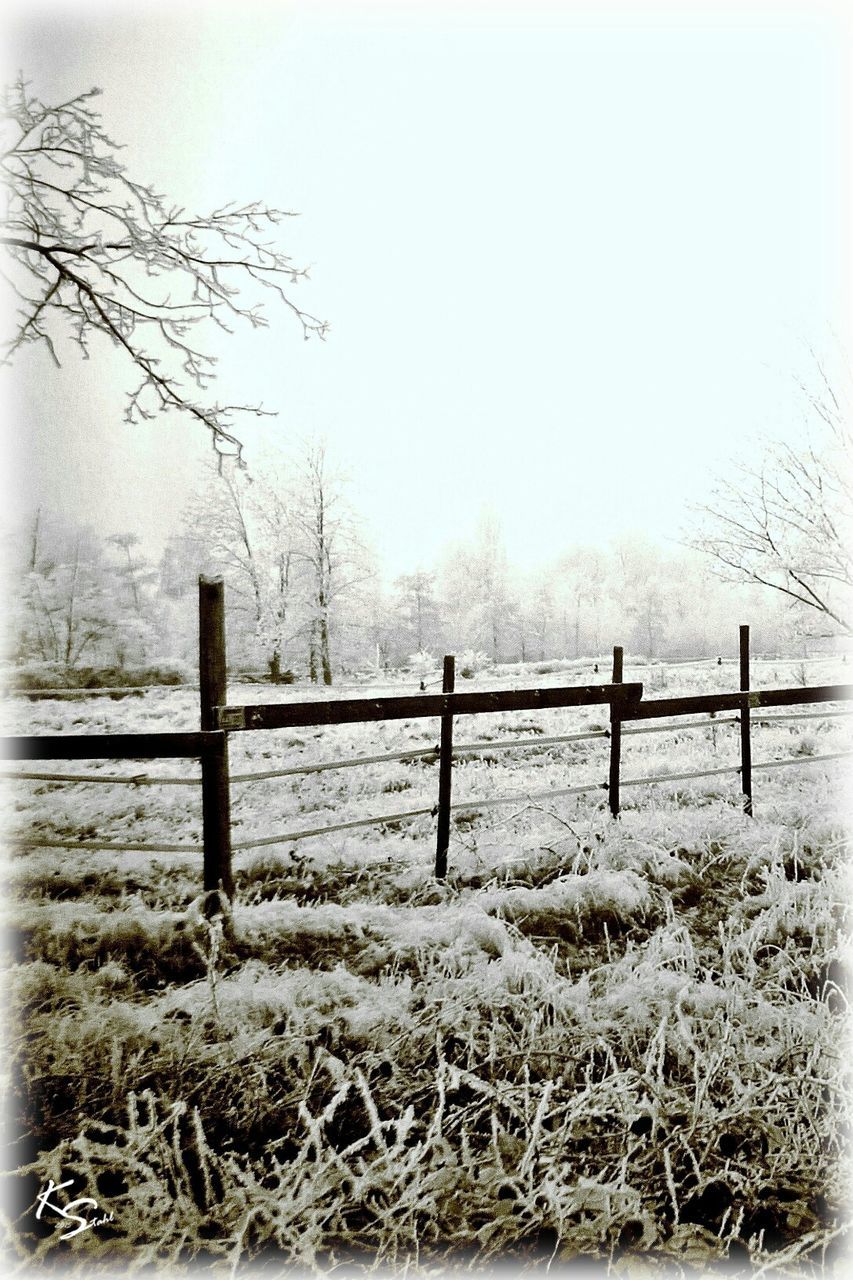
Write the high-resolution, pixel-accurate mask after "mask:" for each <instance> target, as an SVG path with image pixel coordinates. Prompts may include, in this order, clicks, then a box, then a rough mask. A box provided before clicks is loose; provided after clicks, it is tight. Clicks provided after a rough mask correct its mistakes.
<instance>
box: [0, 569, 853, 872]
mask: <svg viewBox="0 0 853 1280" xmlns="http://www.w3.org/2000/svg"><path fill="white" fill-rule="evenodd" d="M224 617H225V609H224V588H223V583H222V579H217V578H214V579H208V578H200V579H199V668H200V679H199V698H200V721H201V727H200V731H199V732H193V733H118V734H67V735H60V736H54V737H32V736H30V737H26V736H25V737H18V738H7V739H4V740H2V744H0V746H2V752H3V755H4V756H6V757H7V758H11V759H18V760H86V759H88V760H95V759H113V760H119V759H126V760H154V759H167V758H184V759H189V758H196V759H199V760H200V761H201V787H202V815H203V817H202V821H203V831H204V888H205V889H206V890H212V889H222V890H224V891H225V892H226V893H227V894H228V895H229V896H230V895H233V892H234V881H233V875H232V869H231V859H232V842H231V816H230V787H231V783H232V782H238V781H249V780H252V779H255V778H262V777H267V776H269V777H273V776H283V775H285V774H290V773H308V772H313V771H319V770H321V769H324V768H331V767H345V766H348V765H355V764H362V763H372V762H376V761H378V760H381V759H382V758H383V757H364V758H363V759H359V760H351V761H340V762H331V763H329V764H326V765H315V766H303V767H295V768H284V769H280V770H272V771H270V772H268V773H258V774H245V775H236V776H234V777H231V776H230V771H229V758H228V738H229V735H230V734H232V733H240V732H250V731H254V730H259V729H281V728H293V727H301V726H307V725H335V724H353V723H368V722H372V721H380V720H399V719H419V718H422V717H437V718H438V719H439V722H440V729H441V734H440V744H439V746H438V747H437V748H432V749H430V750H426V751H412V752H405V753H394V755H391V756H388V758H389V759H392V758H396V759H403V758H406V757H409V756H411V757H412V758H414V757H416V756H421V755H424V756H433V757H437V759H438V762H439V786H438V803H437V805H436V807H435V809H432V810H430V809H417V810H410V811H406V812H405V813H401V814H389V815H386V816H385V817H378V818H359V819H354V820H352V821H349V822H343V823H338V824H336V826H334V827H328V828H327V827H323V828H316V829H314V830H311V831H297V832H292V833H290V834H287V833H285V834H283V835H278V836H269V837H262V838H259V839H257V840H248V841H241V842H239V843H237V844H235V845H234V846H233V848H235V849H243V848H256V847H260V846H262V845H268V844H277V843H281V842H282V841H287V840H291V839H293V840H295V839H301V838H303V837H305V836H308V835H313V834H325V833H326V832H327V831H334V830H344V829H348V828H350V827H353V828H354V827H360V826H369V825H379V824H382V823H387V822H392V821H398V820H401V819H404V818H409V817H416V816H421V815H425V814H434V815H435V816H436V819H437V821H436V833H437V834H436V857H435V874H436V876H437V877H438V878H443V877H444V876H445V875H446V874H447V855H448V847H449V836H450V814H451V811H452V810H460V809H464V810H469V811H477V810H478V809H480V808H486V807H488V806H490V805H492V804H512V803H521V804H524V803H525V802H528V801H533V800H537V799H545V798H546V797H553V798H557V797H559V796H568V795H579V794H581V793H583V792H588V791H595V790H603V789H606V790H607V792H608V803H609V807H610V812H611V813H612V814H613V816H614V817H616V816H618V814H619V809H620V788H621V786H637V785H640V784H651V783H655V782H665V781H670V780H681V779H687V778H692V777H705V776H711V774H718V773H739V774H740V775H741V789H742V792H743V797H744V801H743V802H744V810H745V812H746V813H747V814H751V813H752V799H753V796H752V775H753V772H754V771H755V769H767V768H775V767H777V766H779V765H782V764H787V763H794V761H767V762H765V763H763V764H759V765H755V766H753V764H752V746H751V728H752V722H751V716H750V713H751V712H752V711H754V710H757V709H760V708H762V707H787V706H796V705H800V704H810V703H827V702H838V701H847V700H850V699H851V698H853V687H851V686H849V685H820V686H813V687H797V688H788V689H758V690H752V689H750V669H749V628H748V627H746V626H743V627H741V629H740V657H739V668H740V689H739V691H738V692H732V693H711V694H696V695H690V696H688V697H681V698H651V699H644V698H643V686H642V684H640V683H624V682H623V679H622V677H623V652H622V649H621V648H620V647H618V646H617V647H616V648H615V649H614V650H613V670H612V679H611V682H610V683H609V684H597V685H572V686H563V687H560V688H546V689H509V690H494V691H491V690H490V691H483V692H477V693H456V692H455V688H454V680H455V671H454V659H453V657H451V656H447V657H445V659H444V674H443V681H442V692H441V693H436V694H428V693H421V694H415V695H404V696H398V697H382V698H369V697H368V698H346V699H338V700H329V701H309V702H291V703H269V704H249V705H244V706H230V705H229V704H228V699H227V683H226V650H225V626H224ZM596 705H603V706H607V707H608V708H609V717H610V727H609V730H607V729H605V730H596V731H594V732H588V733H580V734H571V735H564V736H562V737H560V738H553V739H545V740H543V739H531V740H528V741H525V740H521V741H517V742H515V743H509V744H504V743H498V744H495V743H472V744H468V745H467V747H466V746H465V745H461V746H460V747H458V748H457V749H456V751H457V754H458V753H460V752H463V751H465V750H472V749H475V748H485V747H489V748H493V747H494V746H496V745H497V746H509V745H515V746H522V747H524V746H528V745H534V744H535V745H541V743H542V742H543V741H549V742H551V741H552V742H555V743H556V742H561V741H566V742H568V741H580V740H582V739H585V738H590V739H591V738H601V737H609V739H610V767H609V775H608V780H607V782H606V783H586V784H584V785H582V786H577V787H569V788H565V789H563V790H558V791H552V792H547V793H544V794H543V795H542V796H535V797H534V796H505V797H492V798H490V799H488V800H484V801H481V802H479V803H478V802H477V801H466V802H463V803H458V804H453V803H452V799H451V796H452V762H453V756H454V748H453V722H454V719H455V717H457V716H460V715H482V714H494V713H498V712H504V711H530V710H538V711H544V710H553V709H557V708H565V707H588V706H596ZM718 711H735V712H737V713H738V715H737V716H736V717H732V718H729V719H728V720H726V721H723V722H720V723H732V722H738V723H739V725H740V745H741V763H740V766H738V767H733V768H727V769H713V770H706V771H705V772H704V773H693V774H672V775H662V776H660V777H649V778H631V779H622V777H621V763H622V761H621V757H622V748H621V742H622V735H623V725H626V724H629V723H633V722H635V721H642V720H659V719H673V718H676V717H680V716H686V715H695V714H701V713H709V714H710V715H714V714H715V713H716V712H718ZM827 714H830V715H831V714H839V713H838V712H829V713H827ZM780 718H781V717H780ZM798 718H799V717H798ZM668 727H669V728H674V727H675V726H668ZM684 727H685V728H696V727H700V726H698V725H697V724H696V723H695V722H693V723H691V724H688V725H685V726H684ZM651 731H652V729H651V728H649V729H641V728H636V729H628V728H625V729H624V733H625V734H626V735H627V734H630V733H642V732H651ZM841 754H846V753H835V754H832V755H827V756H825V757H804V758H803V759H802V760H801V761H797V762H798V763H803V764H807V763H809V762H810V759H827V760H829V759H836V758H839V757H840V755H841ZM22 776H24V775H22ZM27 776H29V775H27ZM66 776H67V777H68V780H71V775H62V777H63V778H64V777H66ZM57 777H59V775H57ZM75 780H76V779H75ZM79 780H81V781H82V777H81V778H80V779H79ZM104 780H105V781H115V782H121V781H124V782H126V783H127V784H128V785H133V784H134V782H135V781H136V779H134V778H133V777H129V778H127V779H117V778H116V779H104ZM140 780H144V781H146V782H148V781H150V782H151V783H152V784H153V783H155V782H156V781H158V780H157V779H156V778H151V779H148V778H144V779H143V778H140ZM162 781H164V782H169V781H175V780H173V779H163V780H162ZM187 781H190V780H187ZM48 843H49V846H50V847H57V848H58V847H62V848H72V849H73V848H81V849H82V848H99V849H107V848H121V849H131V848H139V849H140V850H146V849H150V850H152V851H153V850H155V849H157V850H160V849H162V850H164V851H175V852H184V851H186V849H185V847H184V846H171V845H169V846H165V845H164V846H154V845H152V846H145V845H138V846H136V845H127V844H124V843H122V844H111V843H108V844H104V843H102V842H96V841H85V842H73V841H62V842H56V841H51V842H48Z"/></svg>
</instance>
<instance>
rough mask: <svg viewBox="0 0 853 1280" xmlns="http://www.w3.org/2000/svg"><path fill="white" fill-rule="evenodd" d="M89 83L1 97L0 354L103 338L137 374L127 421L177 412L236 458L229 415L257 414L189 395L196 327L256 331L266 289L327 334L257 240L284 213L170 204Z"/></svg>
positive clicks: (202, 372) (196, 360) (286, 266)
mask: <svg viewBox="0 0 853 1280" xmlns="http://www.w3.org/2000/svg"><path fill="white" fill-rule="evenodd" d="M99 92H100V90H98V89H90V90H89V91H87V92H86V93H81V94H78V95H77V96H76V97H74V98H71V99H69V100H68V101H67V102H63V103H60V104H59V105H55V106H48V105H45V104H44V103H42V102H40V101H39V100H38V99H37V98H35V97H31V96H30V94H29V90H28V84H27V82H26V81H25V80H24V79H23V77H22V76H19V77H18V79H17V80H16V81H15V83H14V84H13V85H11V86H10V87H9V88H7V89H6V91H5V93H4V134H5V142H4V145H3V148H2V151H0V173H2V177H3V180H4V184H5V188H6V208H5V215H4V218H3V234H2V237H0V243H2V244H3V246H4V247H5V251H6V253H5V257H6V260H7V270H6V271H5V272H4V277H5V279H6V282H7V285H8V286H9V287H10V289H11V292H12V294H13V296H14V297H15V298H16V299H17V312H16V322H15V328H14V332H13V333H12V335H11V337H9V338H8V340H6V341H5V342H4V343H3V344H2V361H0V362H2V363H5V364H8V363H10V362H11V360H12V359H13V357H14V356H15V354H16V353H17V352H18V351H19V350H20V349H21V348H22V347H24V346H26V345H28V344H30V343H35V344H38V343H42V344H44V346H45V347H46V348H47V350H48V352H49V353H50V356H51V358H52V359H53V361H54V363H56V364H59V356H58V345H59V340H60V338H67V337H68V336H70V337H71V340H72V341H73V342H74V343H75V344H76V345H77V347H78V348H79V350H80V352H81V354H82V355H83V356H84V358H88V355H89V343H90V340H91V337H92V335H93V334H94V333H100V334H103V335H105V336H106V337H107V338H108V339H109V340H110V341H111V342H112V343H113V344H114V345H115V346H117V347H118V348H119V349H120V350H121V351H123V352H124V354H125V355H126V356H127V357H128V359H129V361H130V363H131V364H132V365H133V366H134V367H135V369H136V371H137V375H138V377H139V381H138V382H137V384H136V386H135V387H134V388H133V389H132V390H131V391H130V393H129V395H128V400H127V408H126V412H125V418H126V420H127V421H128V422H129V423H131V424H138V423H140V422H142V421H144V420H146V419H148V418H151V417H152V416H153V413H154V412H155V411H163V410H168V409H173V410H177V411H179V412H181V413H185V414H188V415H189V416H190V417H191V418H193V419H195V420H196V421H197V422H199V423H201V424H202V425H203V426H204V427H206V428H207V430H208V431H210V433H211V439H212V443H213V445H214V448H215V449H216V451H217V453H219V454H233V455H236V456H237V457H238V459H239V457H240V454H241V449H242V446H241V442H240V440H239V438H238V436H237V435H235V434H234V418H235V416H236V415H240V414H253V415H255V416H258V415H262V414H264V413H265V412H266V411H265V410H264V409H263V408H262V407H261V406H260V405H257V406H256V405H251V404H248V403H241V404H225V405H222V404H218V403H209V402H208V401H207V400H206V399H204V398H200V397H198V396H197V395H196V393H202V395H203V393H205V392H207V390H208V387H209V384H210V382H211V380H212V378H213V377H214V365H215V358H214V357H213V356H212V355H210V354H208V353H207V352H206V351H205V349H204V348H205V334H206V333H207V332H209V329H210V326H214V327H215V328H218V329H221V330H223V331H225V332H228V333H230V332H232V323H231V322H234V323H246V324H248V325H249V326H251V327H252V328H262V327H266V326H267V325H268V321H267V318H266V316H265V314H264V311H263V307H262V303H261V300H260V298H259V297H258V296H257V295H258V293H259V291H261V290H264V291H266V292H267V293H268V294H269V295H271V296H272V298H273V300H274V301H275V302H277V303H278V304H279V305H281V306H283V307H284V308H285V309H286V310H288V311H289V312H290V313H291V314H292V315H293V316H295V317H296V319H297V321H298V322H299V325H300V326H301V329H302V333H303V336H304V337H305V338H306V339H307V338H309V337H311V336H312V335H313V336H317V337H320V338H322V337H324V336H325V333H326V331H327V325H326V323H325V322H324V321H322V320H319V319H318V318H317V317H316V316H313V315H311V314H310V313H309V312H307V311H304V310H303V309H302V308H301V307H300V306H298V305H297V303H296V302H294V300H293V298H292V296H291V292H290V289H291V287H292V286H294V285H295V284H297V282H298V281H300V280H302V279H306V278H307V275H308V273H307V270H306V269H305V268H303V267H299V266H296V265H295V264H294V263H293V261H292V260H291V259H290V258H289V257H288V256H287V255H286V254H285V253H283V252H282V251H281V250H280V249H279V248H277V247H276V246H275V244H274V243H272V242H271V241H269V240H268V239H267V237H268V236H269V234H270V233H271V232H274V231H275V229H276V228H277V227H278V226H279V225H280V224H281V223H282V221H283V220H284V219H286V218H288V217H292V216H293V215H292V214H290V213H287V212H285V211H284V210H281V209H273V208H269V207H268V206H266V205H264V204H262V203H260V202H252V203H249V204H243V205H237V204H231V205H226V206H225V207H223V208H221V209H216V210H214V211H213V212H212V213H209V214H205V215H198V214H190V213H187V211H186V210H184V209H181V208H178V207H175V206H170V205H168V204H167V202H166V199H165V197H164V196H162V195H160V194H159V193H157V192H156V191H154V190H153V188H151V187H149V186H144V185H142V184H140V183H137V182H134V181H133V180H132V179H131V178H130V177H129V176H128V174H127V173H126V171H125V168H124V166H123V165H122V164H120V163H119V161H118V160H117V158H116V155H115V152H116V151H117V150H118V149H119V148H118V147H117V145H116V143H114V142H113V141H112V140H111V139H110V137H109V136H108V134H107V133H106V132H105V130H104V128H103V126H102V124H101V117H100V115H99V114H98V112H96V111H95V110H94V109H93V107H92V99H93V98H94V97H95V96H97V95H98V93H99ZM247 293H248V296H244V295H246V294H247Z"/></svg>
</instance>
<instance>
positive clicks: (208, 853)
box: [198, 578, 234, 898]
mask: <svg viewBox="0 0 853 1280" xmlns="http://www.w3.org/2000/svg"><path fill="white" fill-rule="evenodd" d="M198 668H199V695H200V701H201V727H202V730H211V729H218V727H219V726H218V724H217V722H216V708H217V707H218V706H224V705H225V703H226V702H227V700H228V695H227V676H226V667H225V588H224V586H223V582H222V579H221V578H199V580H198ZM201 807H202V821H203V825H204V888H205V891H208V890H211V889H222V890H224V892H225V893H227V894H228V896H229V898H230V897H233V895H234V879H233V876H232V873H231V795H230V788H229V779H228V738H227V735H226V734H225V733H224V732H223V733H222V734H221V735H220V736H219V737H218V738H217V739H215V740H214V742H213V743H212V745H211V746H210V747H208V748H206V750H205V752H204V754H203V755H202V758H201Z"/></svg>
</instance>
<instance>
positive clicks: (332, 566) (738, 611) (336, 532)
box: [7, 440, 807, 684]
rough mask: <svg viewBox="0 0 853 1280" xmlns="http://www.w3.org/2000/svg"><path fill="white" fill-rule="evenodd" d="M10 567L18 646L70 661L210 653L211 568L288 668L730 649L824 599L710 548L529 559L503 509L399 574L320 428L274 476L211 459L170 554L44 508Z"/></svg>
mask: <svg viewBox="0 0 853 1280" xmlns="http://www.w3.org/2000/svg"><path fill="white" fill-rule="evenodd" d="M7 571H8V572H9V573H10V574H11V575H12V577H13V579H14V581H13V582H12V583H10V584H9V590H8V591H7V599H8V600H9V601H10V602H12V604H13V607H12V608H11V610H10V612H9V616H8V636H7V648H8V656H9V657H10V658H11V659H12V660H13V661H15V662H16V663H19V664H30V665H32V664H34V663H35V664H39V665H41V666H44V667H47V668H51V669H57V670H60V671H68V672H72V671H75V670H76V671H79V670H80V669H82V668H86V669H88V668H114V669H116V670H118V671H126V670H128V669H130V668H151V669H154V670H155V671H156V670H157V669H160V670H162V669H164V668H174V667H175V666H177V667H178V669H180V670H184V671H189V670H191V669H192V667H193V665H194V662H195V654H196V645H197V617H196V602H197V579H198V575H199V574H200V573H204V574H211V575H221V576H222V577H223V578H224V579H225V583H226V600H227V610H228V618H227V627H228V647H229V658H230V662H231V664H232V667H233V669H234V670H235V672H241V671H242V672H246V673H254V674H257V675H263V676H265V677H266V678H268V679H271V680H273V681H276V680H289V679H291V678H301V679H306V680H309V681H313V682H317V683H324V684H331V683H332V682H333V681H334V679H335V678H336V676H337V675H338V674H339V673H341V672H345V673H351V672H353V671H356V670H373V671H377V670H379V671H388V670H392V669H395V668H399V667H401V666H409V667H412V666H414V667H415V668H418V666H419V665H420V666H421V667H423V668H424V670H427V669H428V668H429V666H430V663H429V657H428V655H432V657H433V658H436V657H438V656H439V655H440V654H441V653H444V652H448V653H450V652H453V653H456V654H460V655H461V654H467V655H468V657H467V662H468V665H480V666H482V665H486V664H487V663H494V662H515V661H544V660H547V659H557V658H563V659H574V658H582V657H588V658H596V659H597V658H605V657H606V655H607V653H608V652H609V649H610V647H611V646H612V645H613V644H614V643H619V644H622V645H624V646H625V647H626V649H628V650H629V651H630V652H632V653H634V654H637V655H642V656H644V657H645V658H647V659H649V660H663V659H679V658H688V657H707V656H715V655H716V654H718V653H719V652H729V651H731V650H732V649H733V646H734V644H735V641H736V634H737V632H736V624H737V623H738V621H740V620H741V619H742V618H743V617H747V616H748V617H749V620H750V621H751V623H752V625H753V629H754V632H755V635H756V643H757V644H758V645H759V646H761V647H763V648H764V649H766V650H767V651H778V652H784V651H791V650H792V649H794V648H796V643H797V638H798V636H802V635H804V634H805V633H806V630H807V628H806V627H805V626H804V621H805V620H804V618H803V613H804V612H807V611H804V610H803V609H802V608H800V609H799V610H794V611H792V610H791V609H789V608H786V605H785V600H784V597H783V596H782V595H781V594H779V593H773V592H768V591H766V590H764V591H762V590H761V589H760V587H759V586H757V585H753V586H752V587H750V586H748V585H747V586H741V587H740V588H733V587H732V586H730V585H727V584H725V583H723V582H721V581H720V580H719V579H718V578H716V577H715V576H713V575H712V573H711V571H710V568H709V562H708V560H707V558H705V559H703V558H702V557H701V556H700V555H699V554H698V553H696V552H692V551H690V550H685V549H676V550H674V551H673V552H668V551H665V550H662V549H661V548H660V547H657V546H655V545H654V544H652V543H651V542H647V541H644V540H642V539H640V538H635V539H621V540H619V541H615V542H613V543H612V544H611V545H610V546H608V547H607V548H601V547H591V546H579V545H574V546H567V547H565V548H564V549H562V550H560V551H557V552H555V553H554V554H553V555H552V556H551V557H549V559H548V560H547V561H546V562H545V563H544V564H543V565H542V566H541V568H539V569H537V570H535V571H531V572H522V571H520V570H519V569H517V568H516V567H514V566H513V565H512V564H511V563H510V562H509V559H508V556H507V553H506V550H505V546H504V541H503V536H502V532H501V526H500V522H499V519H498V518H497V517H496V516H495V515H494V514H489V513H484V514H483V516H482V517H481V520H480V523H479V526H478V528H477V530H476V533H475V536H474V537H473V538H471V539H469V540H467V541H459V542H456V543H454V544H452V545H450V546H449V547H448V548H447V550H446V552H445V554H444V556H443V557H442V559H441V561H440V563H438V564H436V565H434V566H431V567H428V568H426V567H423V566H416V567H414V568H413V569H412V571H411V572H409V573H406V574H403V575H401V576H400V577H398V578H397V579H396V580H394V581H393V582H388V581H385V580H383V577H382V573H381V566H380V565H379V563H378V560H377V556H376V554H375V552H374V551H373V550H372V548H371V545H370V540H369V536H368V533H367V531H366V529H365V527H364V523H363V521H361V520H360V519H359V516H358V512H357V510H356V507H355V505H354V502H353V500H352V496H351V493H350V489H349V485H348V482H347V480H346V476H345V474H344V472H343V471H342V469H341V468H340V466H339V465H338V464H337V463H336V462H335V461H334V459H332V458H331V457H330V454H329V450H328V448H327V447H326V445H325V444H324V443H323V442H321V441H316V440H314V441H309V442H307V443H303V444H302V445H301V446H298V447H294V448H293V449H292V450H291V451H290V453H288V454H285V453H283V452H278V453H275V454H270V455H268V456H267V457H266V458H265V459H264V461H263V465H262V466H261V467H260V468H259V471H258V474H256V475H251V474H250V473H248V472H247V471H246V470H245V469H243V468H240V467H239V466H237V465H233V466H232V465H226V466H224V467H217V466H215V465H211V467H210V470H209V472H208V473H207V474H205V475H204V476H202V477H200V480H199V484H198V486H197V489H196V491H195V493H194V494H193V496H192V499H191V500H190V502H189V503H188V505H187V507H186V509H185V510H184V511H183V512H182V513H180V518H179V520H178V521H177V523H176V530H175V532H174V533H173V535H172V536H170V537H169V538H168V540H167V541H166V543H165V546H164V548H163V550H162V553H161V554H160V556H159V558H157V559H154V558H152V557H150V556H148V555H147V554H146V553H145V550H144V548H143V547H142V546H141V544H140V542H139V540H138V538H137V537H136V536H135V535H134V534H133V533H131V532H121V533H117V534H114V535H112V536H109V537H98V536H96V535H95V534H94V533H93V532H92V530H91V529H88V528H85V527H83V526H80V525H76V524H74V523H73V522H71V521H68V520H64V519H60V518H59V517H57V516H55V515H53V514H51V513H49V512H46V511H44V510H40V511H37V512H35V513H33V515H32V517H31V519H30V520H29V522H28V523H27V525H26V527H24V528H21V529H19V530H17V531H16V534H15V536H14V537H13V539H12V553H11V555H9V556H8V557H7ZM794 604H796V602H794ZM417 654H421V655H422V656H421V658H420V659H417V660H415V659H414V655H417ZM57 678H58V677H57ZM155 678H156V676H155Z"/></svg>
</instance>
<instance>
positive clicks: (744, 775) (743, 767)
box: [740, 625, 752, 817]
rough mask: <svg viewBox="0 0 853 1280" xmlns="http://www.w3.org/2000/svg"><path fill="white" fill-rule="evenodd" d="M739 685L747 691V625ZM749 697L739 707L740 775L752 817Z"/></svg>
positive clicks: (742, 640)
mask: <svg viewBox="0 0 853 1280" xmlns="http://www.w3.org/2000/svg"><path fill="white" fill-rule="evenodd" d="M740 687H741V690H742V691H743V692H744V693H749V627H748V626H745V625H744V626H742V627H741V629H740ZM749 714H750V713H749V698H744V700H743V702H742V704H741V709H740V777H741V790H742V791H743V811H744V813H746V814H748V815H749V817H752V742H751V740H750V736H749V729H750V725H749Z"/></svg>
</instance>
